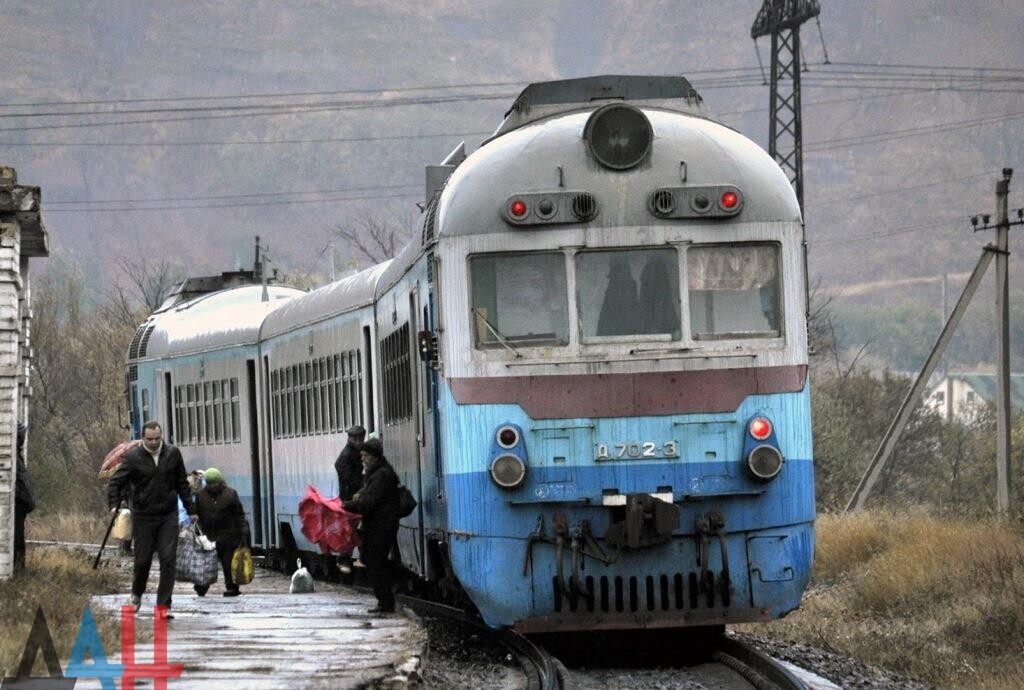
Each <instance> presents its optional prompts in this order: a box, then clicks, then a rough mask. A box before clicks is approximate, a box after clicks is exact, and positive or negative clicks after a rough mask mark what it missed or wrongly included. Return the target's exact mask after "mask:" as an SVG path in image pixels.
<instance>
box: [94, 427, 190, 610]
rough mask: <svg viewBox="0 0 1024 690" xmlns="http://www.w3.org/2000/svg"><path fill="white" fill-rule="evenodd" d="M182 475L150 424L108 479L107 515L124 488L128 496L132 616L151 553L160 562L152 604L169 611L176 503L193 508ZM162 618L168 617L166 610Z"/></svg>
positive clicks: (177, 457) (175, 453)
mask: <svg viewBox="0 0 1024 690" xmlns="http://www.w3.org/2000/svg"><path fill="white" fill-rule="evenodd" d="M187 476H188V475H187V473H186V472H185V462H184V461H183V460H182V459H181V451H179V450H178V449H177V448H175V447H174V446H172V445H171V444H169V443H164V442H163V430H162V429H161V428H160V424H159V423H158V422H154V421H150V422H146V423H145V424H144V425H143V427H142V445H140V446H137V447H135V448H133V449H132V450H131V451H129V452H128V454H127V455H126V456H125V459H124V461H123V462H122V463H121V465H120V467H118V468H117V471H116V472H115V473H114V476H113V477H111V478H110V484H109V485H108V487H107V506H108V507H109V508H110V511H111V512H114V511H116V510H117V509H118V505H119V504H120V502H121V498H122V496H124V495H125V493H126V491H128V490H129V489H130V490H131V495H132V497H133V502H132V520H133V523H134V525H133V529H134V533H135V534H134V536H135V567H134V577H133V579H132V598H131V603H132V606H134V607H135V610H136V611H138V610H139V607H140V606H141V605H142V595H143V593H144V592H145V591H146V580H148V579H149V569H150V567H151V566H152V564H153V554H154V553H156V554H157V555H158V556H159V558H160V584H159V585H158V586H157V593H156V604H157V606H166V607H167V608H168V609H170V606H171V592H172V591H173V589H174V571H175V568H176V566H177V547H178V500H177V499H179V498H180V499H181V502H182V503H183V504H184V505H185V506H191V505H192V494H191V492H190V491H189V488H188V479H187ZM190 512H191V511H190ZM167 617H168V618H173V616H171V614H170V612H169V611H168V613H167Z"/></svg>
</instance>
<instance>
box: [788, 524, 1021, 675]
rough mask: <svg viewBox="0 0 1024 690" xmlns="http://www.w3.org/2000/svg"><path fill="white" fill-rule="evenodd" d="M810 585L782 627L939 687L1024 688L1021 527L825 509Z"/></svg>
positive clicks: (809, 640) (799, 636) (790, 634)
mask: <svg viewBox="0 0 1024 690" xmlns="http://www.w3.org/2000/svg"><path fill="white" fill-rule="evenodd" d="M817 535H818V536H817V539H818V548H817V552H816V554H815V572H814V577H813V579H812V584H811V588H810V590H809V592H808V594H807V595H806V596H805V598H804V604H803V606H802V607H801V610H800V611H799V612H797V613H795V614H793V615H791V616H789V617H788V618H786V619H784V620H782V621H778V622H776V623H773V624H771V628H773V629H775V631H776V632H777V633H778V634H781V635H783V636H785V637H789V638H791V639H796V640H800V641H803V642H807V643H810V644H814V645H817V646H819V647H824V648H826V649H829V650H831V651H835V652H838V653H841V654H847V655H850V656H853V657H856V658H858V659H861V660H862V661H866V662H868V663H870V664H874V665H878V666H882V667H885V668H889V669H892V670H896V671H901V672H903V673H907V674H909V675H911V676H914V677H915V678H919V679H921V680H924V681H926V682H929V683H932V684H934V685H935V686H937V687H941V688H983V689H985V690H1009V689H1010V688H1022V687H1024V530H1022V529H1021V528H1020V526H1019V525H1017V524H1015V523H1012V522H1009V521H1005V520H998V519H995V518H989V519H978V520H973V521H970V522H968V521H963V520H953V519H945V518H936V517H931V516H929V515H927V514H926V513H924V512H920V511H908V512H904V513H878V512H875V513H862V514H858V515H853V516H835V515H824V516H821V517H820V518H819V520H818V524H817Z"/></svg>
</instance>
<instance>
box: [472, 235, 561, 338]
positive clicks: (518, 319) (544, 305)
mask: <svg viewBox="0 0 1024 690" xmlns="http://www.w3.org/2000/svg"><path fill="white" fill-rule="evenodd" d="M469 266H470V281H471V284H472V288H471V289H472V305H471V311H472V315H473V324H474V331H475V333H476V343H477V346H479V347H491V346H493V347H503V346H504V347H509V348H513V349H514V348H515V347H516V346H517V345H530V346H533V345H565V344H567V343H568V342H569V317H568V305H567V297H566V293H567V290H566V280H565V255H564V254H562V253H561V252H544V253H516V254H500V255H495V254H489V255H486V256H475V257H471V258H470V262H469Z"/></svg>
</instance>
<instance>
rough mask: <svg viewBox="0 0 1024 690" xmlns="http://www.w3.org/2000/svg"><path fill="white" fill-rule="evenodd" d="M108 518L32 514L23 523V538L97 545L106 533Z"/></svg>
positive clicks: (81, 515) (67, 514)
mask: <svg viewBox="0 0 1024 690" xmlns="http://www.w3.org/2000/svg"><path fill="white" fill-rule="evenodd" d="M109 521H110V516H109V515H107V514H106V513H98V514H95V515H92V514H83V513H77V512H64V511H61V512H57V513H51V514H49V515H43V514H40V512H38V511H37V512H34V513H32V514H31V515H29V516H28V520H26V522H25V538H26V539H29V540H37V541H66V542H72V543H79V544H99V543H100V541H102V540H103V535H104V534H105V533H106V531H107V525H108V524H109Z"/></svg>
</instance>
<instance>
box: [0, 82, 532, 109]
mask: <svg viewBox="0 0 1024 690" xmlns="http://www.w3.org/2000/svg"><path fill="white" fill-rule="evenodd" d="M522 83H523V82H521V81H493V82H475V83H474V82H470V83H465V84H434V85H431V86H394V87H387V88H380V89H343V90H338V91H292V92H283V93H239V94H230V95H222V96H216V95H212V96H211V95H207V96H165V97H156V96H151V97H147V98H115V99H109V100H99V99H97V100H85V101H42V102H35V103H5V104H0V108H42V107H54V106H79V105H116V104H119V103H181V102H186V101H221V100H232V99H234V100H243V99H256V98H305V97H310V96H342V95H346V94H371V93H379V94H384V93H409V92H412V91H440V90H443V89H462V88H481V87H484V88H486V87H499V86H500V87H505V86H516V85H520V84H522Z"/></svg>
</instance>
